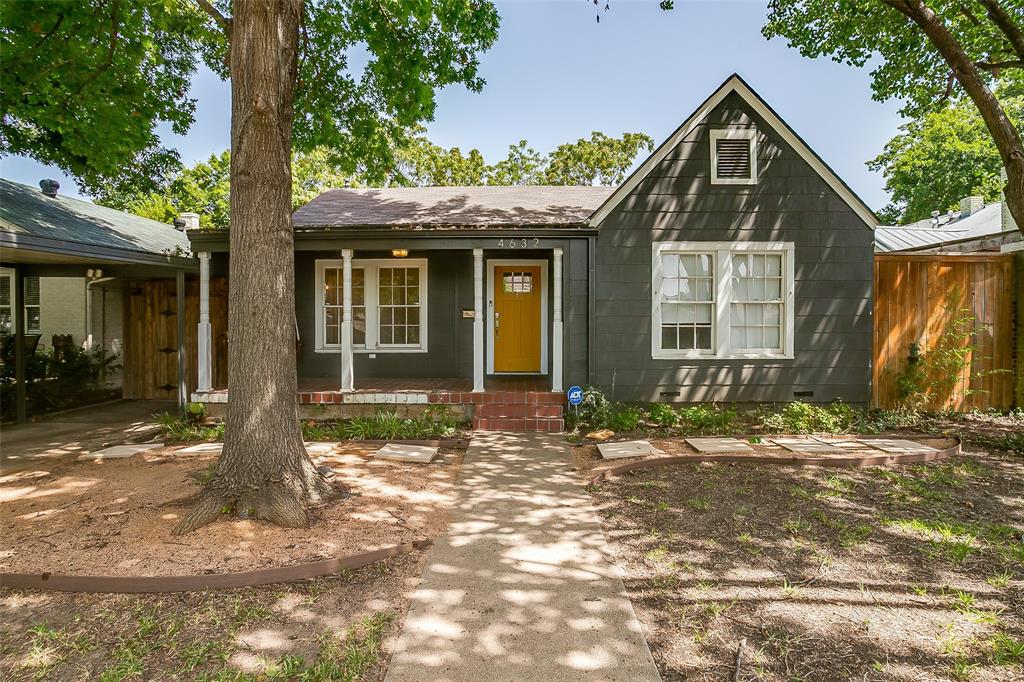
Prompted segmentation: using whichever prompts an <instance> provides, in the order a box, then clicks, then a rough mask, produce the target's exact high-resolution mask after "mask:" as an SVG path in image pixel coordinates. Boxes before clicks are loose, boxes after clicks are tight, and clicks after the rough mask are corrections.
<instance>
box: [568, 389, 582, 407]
mask: <svg viewBox="0 0 1024 682" xmlns="http://www.w3.org/2000/svg"><path fill="white" fill-rule="evenodd" d="M566 396H567V397H568V398H569V404H570V405H579V404H580V403H582V402H583V389H582V388H580V387H579V386H570V387H569V390H568V391H566Z"/></svg>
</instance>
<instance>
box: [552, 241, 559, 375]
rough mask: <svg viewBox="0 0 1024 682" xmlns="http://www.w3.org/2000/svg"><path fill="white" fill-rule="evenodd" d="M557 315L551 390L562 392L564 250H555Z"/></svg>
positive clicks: (553, 324) (554, 277)
mask: <svg viewBox="0 0 1024 682" xmlns="http://www.w3.org/2000/svg"><path fill="white" fill-rule="evenodd" d="M553 279H554V280H555V281H554V299H555V311H554V312H555V315H554V321H553V322H552V323H551V390H552V391H555V392H558V393H561V392H562V249H555V259H554V273H553Z"/></svg>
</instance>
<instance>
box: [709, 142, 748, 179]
mask: <svg viewBox="0 0 1024 682" xmlns="http://www.w3.org/2000/svg"><path fill="white" fill-rule="evenodd" d="M719 140H747V144H749V145H750V177H749V178H720V177H718V141H719ZM711 184H712V185H756V184H757V130H756V129H755V128H716V129H714V130H712V131H711Z"/></svg>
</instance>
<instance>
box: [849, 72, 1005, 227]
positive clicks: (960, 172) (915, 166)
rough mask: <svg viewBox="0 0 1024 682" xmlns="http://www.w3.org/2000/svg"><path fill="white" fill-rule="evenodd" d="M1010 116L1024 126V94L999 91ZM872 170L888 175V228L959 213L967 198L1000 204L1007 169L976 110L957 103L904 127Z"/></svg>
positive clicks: (966, 103) (873, 162)
mask: <svg viewBox="0 0 1024 682" xmlns="http://www.w3.org/2000/svg"><path fill="white" fill-rule="evenodd" d="M999 93H1000V98H1001V99H1002V101H1003V106H1004V107H1005V108H1006V111H1007V115H1009V117H1010V119H1011V120H1012V121H1014V123H1015V124H1016V125H1018V126H1019V125H1020V124H1021V123H1024V96H1022V94H1021V93H1020V90H1019V89H1018V90H1017V91H1016V92H1012V91H1011V90H1010V89H1009V86H1006V87H1003V88H1000V90H999ZM868 167H869V168H870V169H871V170H873V171H879V172H881V173H882V174H883V176H884V177H885V188H886V190H887V191H888V192H889V194H890V196H891V197H892V203H891V204H890V205H889V206H887V207H885V209H883V210H882V211H880V212H879V216H880V217H881V218H882V219H883V220H884V221H886V222H887V223H889V224H905V223H910V222H914V221H917V220H923V219H925V218H927V217H928V216H929V215H931V213H932V211H945V210H946V209H950V208H952V209H954V210H955V209H956V208H957V206H958V204H959V201H960V200H961V199H963V198H964V197H967V196H974V195H980V196H983V197H984V198H985V201H986V202H988V203H991V202H995V201H999V200H1000V192H1001V190H1002V186H1003V181H1002V179H1001V177H1000V173H1001V171H1002V168H1003V165H1002V160H1001V159H1000V157H999V150H998V149H996V145H995V143H994V142H993V141H992V136H991V135H990V134H989V132H988V130H987V129H986V128H985V124H984V122H983V121H982V120H981V116H980V115H979V114H978V110H977V108H976V107H975V106H974V105H973V104H972V103H971V102H970V101H958V102H955V103H953V104H952V105H950V106H948V107H946V108H943V109H940V110H938V111H934V112H929V113H926V114H923V115H922V116H920V117H919V118H916V119H914V120H912V121H909V122H908V123H905V124H904V125H902V126H901V127H900V133H899V134H898V135H896V136H895V137H893V138H892V139H891V140H889V142H888V143H887V144H886V145H885V149H884V150H883V151H882V153H881V154H879V155H878V156H877V157H875V158H874V159H872V160H871V161H869V162H868Z"/></svg>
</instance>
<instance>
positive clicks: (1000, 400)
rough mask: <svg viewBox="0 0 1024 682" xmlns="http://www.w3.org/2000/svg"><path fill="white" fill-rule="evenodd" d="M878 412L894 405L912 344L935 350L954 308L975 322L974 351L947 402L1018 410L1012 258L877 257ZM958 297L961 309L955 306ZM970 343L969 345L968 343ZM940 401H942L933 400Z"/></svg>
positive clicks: (962, 407) (875, 376)
mask: <svg viewBox="0 0 1024 682" xmlns="http://www.w3.org/2000/svg"><path fill="white" fill-rule="evenodd" d="M874 287H875V288H874V299H875V308H874V324H875V338H874V364H873V377H872V379H873V382H872V386H873V395H872V403H873V405H874V406H875V407H885V408H890V407H894V406H895V404H896V399H897V390H896V388H897V387H896V379H897V377H898V376H899V374H900V372H901V371H903V370H904V369H905V368H906V367H907V364H908V362H909V359H908V358H909V355H910V346H911V344H918V346H919V347H920V350H921V352H927V351H928V350H929V349H933V348H934V347H935V346H936V344H937V343H938V342H939V340H940V338H941V337H942V336H943V334H945V333H947V332H948V331H949V330H950V328H951V324H952V321H953V319H954V315H956V308H961V309H964V310H965V311H967V312H966V313H965V316H967V317H973V318H974V322H973V327H974V331H975V336H974V339H973V345H974V347H975V351H974V352H973V353H972V354H971V355H972V357H971V358H970V360H971V362H970V367H969V368H968V369H965V370H964V371H963V372H962V374H961V376H960V377H959V379H958V381H957V383H956V385H955V387H954V388H953V389H952V391H950V394H949V395H947V396H942V399H941V402H942V403H943V404H941V405H939V404H933V405H931V407H933V408H938V407H947V408H953V409H956V410H963V411H965V410H972V409H988V408H1000V409H1006V408H1009V407H1012V405H1013V371H1012V370H1013V333H1014V332H1013V291H1014V289H1013V259H1012V257H1011V255H1010V254H965V255H960V254H900V253H887V254H877V255H876V256H875V282H874ZM957 297H959V300H960V303H959V305H956V306H953V305H951V302H952V301H954V300H955V299H956V298H957ZM964 345H965V346H966V345H969V344H964ZM936 402H940V401H936Z"/></svg>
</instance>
